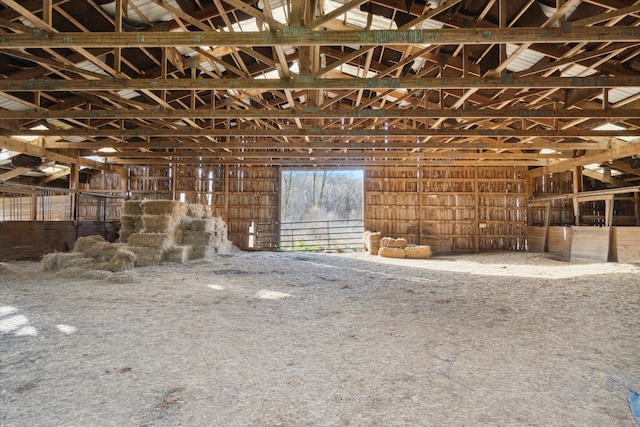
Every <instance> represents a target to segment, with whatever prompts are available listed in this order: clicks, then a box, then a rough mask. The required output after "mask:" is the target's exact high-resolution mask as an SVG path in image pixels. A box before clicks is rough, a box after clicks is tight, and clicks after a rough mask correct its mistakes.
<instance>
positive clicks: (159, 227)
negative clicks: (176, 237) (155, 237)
mask: <svg viewBox="0 0 640 427" xmlns="http://www.w3.org/2000/svg"><path fill="white" fill-rule="evenodd" d="M141 218H142V231H143V232H145V233H166V232H169V231H171V230H173V229H174V228H175V226H176V223H177V220H178V218H176V217H174V216H172V215H166V214H165V215H142V217H141Z"/></svg>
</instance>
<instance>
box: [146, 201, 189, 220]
mask: <svg viewBox="0 0 640 427" xmlns="http://www.w3.org/2000/svg"><path fill="white" fill-rule="evenodd" d="M186 208H187V207H186V203H181V202H175V201H173V200H145V201H144V202H142V213H143V214H144V215H172V216H178V217H181V216H185V214H186V212H187V209H186Z"/></svg>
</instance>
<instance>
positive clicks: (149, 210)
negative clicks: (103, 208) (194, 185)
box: [120, 200, 232, 267]
mask: <svg viewBox="0 0 640 427" xmlns="http://www.w3.org/2000/svg"><path fill="white" fill-rule="evenodd" d="M129 204H131V205H132V206H128V205H129ZM125 212H130V214H128V216H129V217H128V218H127V219H126V223H127V224H132V225H138V224H139V228H138V229H137V230H136V231H135V232H133V233H129V230H132V229H133V228H132V227H131V228H130V227H127V228H125V221H124V220H123V223H122V225H123V230H126V231H125V233H124V236H125V240H126V242H127V243H128V245H129V250H131V251H132V252H133V253H135V254H136V266H137V267H142V266H147V265H156V264H160V263H162V262H179V263H184V262H187V261H189V260H194V259H201V258H211V257H213V256H215V255H219V254H221V255H226V254H229V253H230V252H231V249H232V245H231V242H230V241H229V240H228V238H227V236H228V232H227V224H226V223H225V222H224V221H223V220H222V219H221V218H215V217H212V216H211V207H210V206H205V205H194V204H188V203H182V202H175V201H172V200H144V201H142V202H132V201H127V202H125ZM134 212H138V213H137V214H135V213H134ZM136 215H137V217H138V219H137V220H136V219H134V218H133V217H135V216H136ZM122 236H123V233H122V232H121V239H120V241H123V240H122Z"/></svg>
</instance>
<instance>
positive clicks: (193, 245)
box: [180, 217, 232, 260]
mask: <svg viewBox="0 0 640 427" xmlns="http://www.w3.org/2000/svg"><path fill="white" fill-rule="evenodd" d="M180 229H181V237H182V244H183V245H185V246H188V247H190V250H189V252H188V259H189V260H194V259H202V258H210V257H212V256H214V255H227V254H229V253H231V248H232V245H231V241H230V240H228V239H227V235H228V233H227V224H226V223H225V222H224V221H223V220H222V218H214V217H206V218H197V219H191V218H185V219H184V220H183V221H182V223H181V225H180Z"/></svg>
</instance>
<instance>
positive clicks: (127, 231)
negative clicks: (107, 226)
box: [118, 228, 140, 243]
mask: <svg viewBox="0 0 640 427" xmlns="http://www.w3.org/2000/svg"><path fill="white" fill-rule="evenodd" d="M139 231H140V230H134V229H133V228H121V229H120V231H118V236H119V237H118V241H119V242H120V243H127V242H128V241H129V236H131V235H132V234H133V233H138V232H139Z"/></svg>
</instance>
